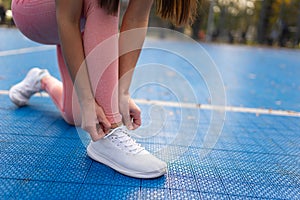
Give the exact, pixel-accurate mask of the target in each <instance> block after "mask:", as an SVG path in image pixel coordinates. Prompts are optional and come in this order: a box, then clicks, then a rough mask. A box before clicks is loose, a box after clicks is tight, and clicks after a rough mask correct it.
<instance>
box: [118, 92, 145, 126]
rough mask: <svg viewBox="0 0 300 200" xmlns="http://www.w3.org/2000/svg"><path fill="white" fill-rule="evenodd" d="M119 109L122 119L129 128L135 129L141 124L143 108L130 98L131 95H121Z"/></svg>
mask: <svg viewBox="0 0 300 200" xmlns="http://www.w3.org/2000/svg"><path fill="white" fill-rule="evenodd" d="M119 110H120V114H121V115H122V121H123V123H124V125H125V126H126V127H127V128H128V129H129V130H135V129H137V128H138V127H140V126H141V124H142V120H141V109H140V108H139V107H138V106H137V105H136V104H135V102H134V101H133V100H132V99H131V98H130V95H119Z"/></svg>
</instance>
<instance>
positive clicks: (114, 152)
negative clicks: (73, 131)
mask: <svg viewBox="0 0 300 200" xmlns="http://www.w3.org/2000/svg"><path fill="white" fill-rule="evenodd" d="M87 153H88V155H89V157H91V158H92V159H93V160H95V161H98V162H100V163H103V164H105V165H107V166H109V167H111V168H113V169H114V170H116V171H118V172H120V173H121V174H124V175H127V176H131V177H135V178H156V177H159V176H162V175H164V174H165V173H166V171H167V164H166V163H165V162H163V161H161V160H159V159H158V158H156V157H155V156H153V155H152V154H150V153H149V152H148V151H147V150H145V149H144V148H143V147H141V145H140V144H138V143H136V141H135V140H133V139H132V138H131V137H130V136H129V135H128V132H127V129H126V127H118V128H116V129H114V130H112V131H111V132H110V134H109V135H107V136H106V137H105V138H103V139H100V140H98V141H96V142H93V141H91V142H90V144H89V145H88V147H87Z"/></svg>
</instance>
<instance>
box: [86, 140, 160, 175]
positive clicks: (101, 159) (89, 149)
mask: <svg viewBox="0 0 300 200" xmlns="http://www.w3.org/2000/svg"><path fill="white" fill-rule="evenodd" d="M87 154H88V156H89V157H90V158H92V159H93V160H95V161H97V162H100V163H102V164H104V165H107V166H109V167H110V168H112V169H114V170H116V171H118V172H120V173H121V174H124V175H127V176H130V177H133V178H145V179H151V178H158V177H160V176H162V175H164V174H165V173H166V169H161V170H160V171H154V172H143V173H141V172H136V171H128V169H126V168H124V167H123V166H120V165H119V164H118V163H116V162H114V161H112V160H110V159H109V158H106V157H105V156H103V155H99V153H96V152H95V151H94V149H93V147H92V146H91V145H88V147H87Z"/></svg>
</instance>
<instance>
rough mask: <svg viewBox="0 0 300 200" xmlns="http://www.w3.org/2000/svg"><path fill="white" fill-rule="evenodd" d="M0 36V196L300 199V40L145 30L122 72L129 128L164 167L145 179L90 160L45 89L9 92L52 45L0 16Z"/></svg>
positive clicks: (46, 64) (81, 136) (50, 53)
mask: <svg viewBox="0 0 300 200" xmlns="http://www.w3.org/2000/svg"><path fill="white" fill-rule="evenodd" d="M0 39H1V42H0V92H1V94H0V102H1V103H0V119H1V120H0V199H300V78H299V77H300V51H299V50H289V49H268V48H264V47H245V46H229V45H215V44H201V45H200V44H197V45H195V44H194V43H192V42H190V41H185V40H176V39H174V38H171V39H163V40H162V39H158V38H152V37H149V38H148V39H147V41H146V44H145V47H148V48H145V49H144V51H143V52H142V55H141V57H140V60H139V63H138V66H137V69H136V72H135V76H134V80H133V83H132V96H133V97H134V99H136V102H137V103H138V105H139V106H140V107H141V109H142V111H143V115H142V117H143V126H142V127H141V128H140V130H138V131H136V132H133V133H132V134H133V137H135V138H136V139H137V141H139V142H140V143H142V144H143V146H145V148H146V149H147V150H149V151H150V152H152V153H153V154H155V155H157V156H158V157H160V158H162V159H164V160H165V161H167V162H168V173H167V174H166V175H165V176H163V177H161V178H158V179H150V180H146V179H134V178H129V177H126V176H123V175H121V174H119V173H117V172H115V171H114V170H112V169H110V168H109V167H106V166H104V165H102V164H100V163H97V162H94V161H92V160H91V159H90V158H89V157H88V156H87V154H86V150H85V148H86V145H87V144H88V142H89V137H88V136H87V134H86V133H85V132H83V131H81V130H80V129H79V128H77V129H76V128H75V127H73V126H70V125H68V124H67V123H65V122H64V120H63V119H62V118H61V116H60V114H59V112H58V110H57V109H56V107H55V106H54V104H53V103H52V101H51V99H50V98H49V96H47V94H44V93H42V95H36V96H34V97H32V99H30V102H29V105H28V106H26V107H22V108H17V107H16V106H15V105H14V104H13V103H11V101H10V100H9V97H8V90H9V88H10V87H11V86H12V85H13V84H15V83H17V82H19V81H20V80H22V79H23V78H24V76H25V75H26V73H27V71H28V70H29V69H30V68H32V67H33V66H39V67H42V68H47V69H48V70H49V72H50V73H51V74H52V75H53V76H55V77H57V78H59V72H58V68H57V63H56V54H55V47H53V46H43V45H40V44H37V43H34V42H31V41H30V40H28V39H26V38H25V37H24V36H22V34H21V33H20V32H19V31H18V30H17V29H6V28H0ZM180 52H181V53H180ZM214 70H217V71H214ZM213 72H218V73H213ZM220 83H222V87H219V86H220ZM222 89H223V90H222ZM223 94H225V95H226V96H222V95H223ZM218 97H220V98H221V99H219V100H220V101H219V100H218V101H215V98H217V99H218ZM225 100H226V101H225ZM214 102H216V104H214ZM219 102H223V103H224V104H223V105H219V104H218V103H219Z"/></svg>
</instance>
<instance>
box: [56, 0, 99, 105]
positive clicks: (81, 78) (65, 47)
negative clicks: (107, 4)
mask: <svg viewBox="0 0 300 200" xmlns="http://www.w3.org/2000/svg"><path fill="white" fill-rule="evenodd" d="M56 2H57V4H56V5H57V11H56V13H57V23H58V31H59V36H60V41H61V46H62V51H63V54H64V59H65V62H66V66H67V68H68V70H69V73H70V76H71V78H72V80H73V82H74V87H75V90H76V93H77V96H78V99H79V103H80V105H81V106H83V104H88V103H89V102H91V101H93V100H94V97H93V93H92V90H91V85H90V81H89V75H88V72H87V68H86V64H85V61H84V50H83V45H82V38H81V32H80V14H81V12H80V14H76V13H72V12H71V13H68V11H67V10H65V7H64V6H65V5H64V4H66V3H65V2H63V3H62V2H61V1H59V0H57V1H56ZM79 2H80V1H79ZM72 3H73V2H70V4H69V5H72ZM77 3H78V2H77ZM72 6H75V5H74V3H73V5H72ZM81 6H82V4H80V3H78V5H77V7H76V8H73V9H72V10H77V9H78V10H81ZM73 12H75V11H73ZM78 12H79V11H78Z"/></svg>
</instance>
